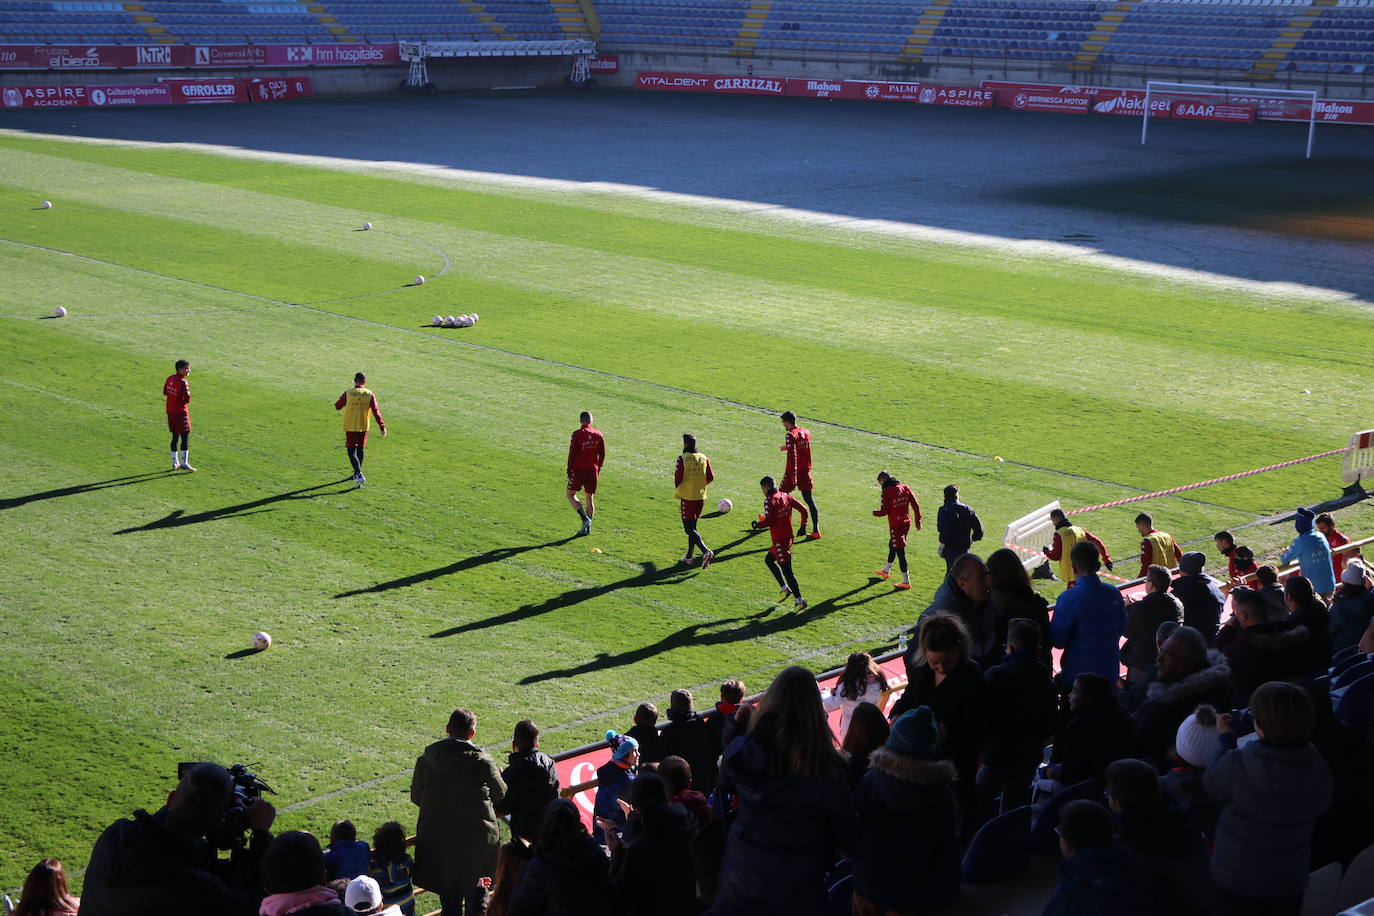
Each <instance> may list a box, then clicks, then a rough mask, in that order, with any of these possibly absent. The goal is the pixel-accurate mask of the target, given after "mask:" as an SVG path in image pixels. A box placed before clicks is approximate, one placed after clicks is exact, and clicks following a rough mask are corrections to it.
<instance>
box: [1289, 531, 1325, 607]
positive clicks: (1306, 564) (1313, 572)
mask: <svg viewBox="0 0 1374 916" xmlns="http://www.w3.org/2000/svg"><path fill="white" fill-rule="evenodd" d="M1280 559H1282V560H1283V562H1285V563H1292V562H1293V561H1294V560H1297V561H1298V565H1299V566H1301V567H1302V574H1303V575H1304V576H1306V577H1307V578H1308V579H1309V580H1311V582H1312V590H1313V591H1315V592H1316V593H1317V594H1319V595H1320V594H1324V593H1326V592H1334V591H1335V590H1336V574H1335V572H1334V571H1333V570H1332V568H1331V545H1330V544H1328V543H1326V538H1325V537H1324V536H1323V535H1322V534H1321V533H1319V532H1316V531H1304V532H1303V533H1302V534H1300V535H1298V536H1297V537H1295V538H1293V543H1292V544H1291V545H1290V546H1289V548H1288V549H1287V550H1285V551H1284V552H1283V556H1282V557H1281V558H1280Z"/></svg>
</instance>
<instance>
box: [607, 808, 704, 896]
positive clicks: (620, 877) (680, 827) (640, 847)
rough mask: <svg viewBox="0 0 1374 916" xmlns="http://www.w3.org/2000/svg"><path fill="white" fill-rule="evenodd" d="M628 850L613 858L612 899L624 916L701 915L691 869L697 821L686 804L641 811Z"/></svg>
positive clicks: (621, 849) (619, 850)
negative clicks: (686, 807)
mask: <svg viewBox="0 0 1374 916" xmlns="http://www.w3.org/2000/svg"><path fill="white" fill-rule="evenodd" d="M631 827H632V830H631V831H629V832H627V834H626V837H627V842H626V844H625V845H622V846H619V847H617V848H616V850H615V852H613V853H612V854H611V876H610V877H611V894H612V896H613V898H615V900H616V901H617V902H618V904H619V908H618V912H621V913H623V914H625V916H692V914H695V913H699V912H701V907H700V906H699V905H698V903H697V879H696V873H695V872H694V871H693V870H692V837H693V836H694V835H695V834H696V818H694V817H692V815H690V814H688V813H687V811H686V809H684V808H683V807H682V806H681V805H663V806H661V807H656V808H653V809H651V810H646V811H636V812H635V816H634V817H633V818H632V819H631Z"/></svg>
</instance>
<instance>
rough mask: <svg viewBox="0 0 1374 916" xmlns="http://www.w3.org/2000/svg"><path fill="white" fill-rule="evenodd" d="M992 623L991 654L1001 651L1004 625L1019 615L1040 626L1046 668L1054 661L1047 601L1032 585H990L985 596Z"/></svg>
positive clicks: (1004, 641) (1041, 650)
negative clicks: (990, 594) (993, 631)
mask: <svg viewBox="0 0 1374 916" xmlns="http://www.w3.org/2000/svg"><path fill="white" fill-rule="evenodd" d="M988 605H989V609H990V611H991V616H992V622H993V627H994V628H995V630H996V634H997V635H996V636H995V637H994V646H993V648H994V655H998V654H1000V653H1001V652H1002V651H1003V649H1004V648H1005V647H1006V644H1007V625H1008V624H1010V623H1011V622H1012V621H1013V620H1015V619H1016V618H1018V617H1024V618H1025V619H1026V620H1030V621H1033V622H1034V623H1035V625H1036V626H1038V627H1039V628H1040V660H1041V661H1042V662H1044V663H1045V667H1046V668H1050V669H1053V668H1054V661H1053V659H1052V658H1051V656H1050V603H1049V602H1048V601H1046V600H1045V599H1044V598H1042V597H1041V596H1040V595H1038V594H1036V592H1035V591H1034V590H1032V589H1029V588H1026V589H1022V588H997V587H995V588H993V590H992V596H991V597H989V598H988Z"/></svg>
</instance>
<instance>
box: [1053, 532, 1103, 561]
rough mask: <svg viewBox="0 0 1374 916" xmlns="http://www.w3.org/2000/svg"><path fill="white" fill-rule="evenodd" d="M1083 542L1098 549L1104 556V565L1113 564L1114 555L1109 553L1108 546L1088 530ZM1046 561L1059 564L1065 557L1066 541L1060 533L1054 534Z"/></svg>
mask: <svg viewBox="0 0 1374 916" xmlns="http://www.w3.org/2000/svg"><path fill="white" fill-rule="evenodd" d="M1083 540H1085V541H1087V542H1088V543H1089V544H1092V545H1093V546H1094V547H1096V548H1097V552H1098V553H1100V554H1102V562H1103V563H1111V562H1112V555H1111V554H1109V553H1107V545H1106V544H1104V543H1102V540H1101V539H1100V538H1099V537H1098V536H1097V535H1095V534H1093V533H1092V532H1091V531H1089V530H1088V529H1087V528H1084V529H1083ZM1045 557H1046V559H1050V560H1054V561H1056V562H1058V561H1059V560H1061V559H1063V557H1064V539H1063V538H1061V537H1060V536H1059V532H1058V531H1056V532H1055V533H1054V538H1053V539H1052V540H1051V541H1050V549H1049V550H1047V551H1045Z"/></svg>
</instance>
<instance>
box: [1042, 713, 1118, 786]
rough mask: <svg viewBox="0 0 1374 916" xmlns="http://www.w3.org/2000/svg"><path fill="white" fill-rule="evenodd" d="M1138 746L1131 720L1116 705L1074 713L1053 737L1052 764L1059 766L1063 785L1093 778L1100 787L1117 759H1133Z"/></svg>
mask: <svg viewBox="0 0 1374 916" xmlns="http://www.w3.org/2000/svg"><path fill="white" fill-rule="evenodd" d="M1134 747H1135V740H1134V735H1133V733H1132V731H1131V719H1130V717H1129V716H1128V715H1126V711H1125V710H1124V709H1122V708H1121V706H1120V705H1118V704H1117V703H1113V704H1112V705H1111V706H1108V707H1107V708H1106V709H1097V710H1090V711H1087V712H1071V713H1069V715H1068V717H1067V718H1066V719H1065V721H1064V724H1063V725H1061V726H1060V728H1059V731H1057V732H1055V735H1054V750H1053V751H1051V753H1050V763H1054V764H1058V766H1059V777H1058V781H1059V783H1060V784H1062V785H1065V786H1071V785H1073V784H1074V783H1078V782H1082V781H1083V780H1085V779H1091V780H1093V781H1094V782H1096V783H1097V784H1098V785H1099V786H1100V785H1103V784H1104V783H1105V782H1106V779H1105V776H1104V774H1105V773H1106V772H1107V766H1108V764H1110V763H1111V762H1112V761H1114V760H1120V759H1121V758H1123V757H1129V756H1131V752H1132V750H1133V749H1134Z"/></svg>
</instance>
